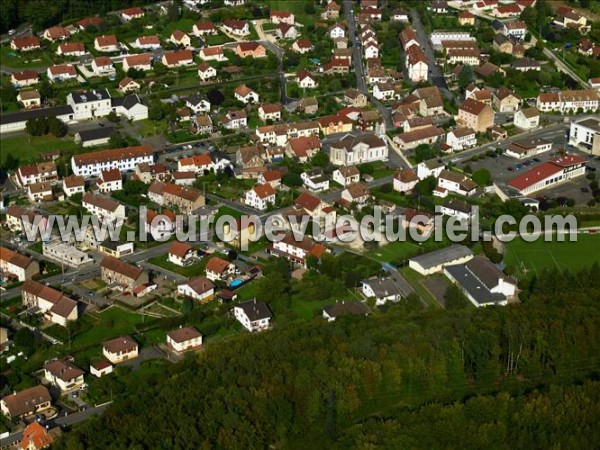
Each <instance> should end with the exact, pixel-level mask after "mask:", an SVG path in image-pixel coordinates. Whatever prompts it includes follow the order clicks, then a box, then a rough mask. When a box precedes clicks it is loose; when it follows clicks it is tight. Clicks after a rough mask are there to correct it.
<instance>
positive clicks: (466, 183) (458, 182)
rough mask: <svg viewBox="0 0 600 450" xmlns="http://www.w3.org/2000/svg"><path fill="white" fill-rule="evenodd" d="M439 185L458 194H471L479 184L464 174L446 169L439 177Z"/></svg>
mask: <svg viewBox="0 0 600 450" xmlns="http://www.w3.org/2000/svg"><path fill="white" fill-rule="evenodd" d="M438 187H439V188H440V189H443V190H446V191H448V192H453V193H455V194H458V195H464V196H471V195H473V194H475V190H476V189H477V184H476V183H475V182H474V181H473V180H471V178H469V177H468V176H466V175H464V174H460V173H458V172H450V171H449V170H445V169H444V170H442V172H441V173H440V176H439V177H438Z"/></svg>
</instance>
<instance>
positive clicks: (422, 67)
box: [406, 45, 429, 83]
mask: <svg viewBox="0 0 600 450" xmlns="http://www.w3.org/2000/svg"><path fill="white" fill-rule="evenodd" d="M406 66H407V68H408V77H409V78H410V80H411V81H414V82H416V83H419V82H421V81H427V76H428V71H429V66H428V65H427V56H425V53H424V52H423V50H421V47H419V46H418V45H412V46H410V47H409V48H408V50H406Z"/></svg>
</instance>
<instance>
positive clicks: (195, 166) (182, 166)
mask: <svg viewBox="0 0 600 450" xmlns="http://www.w3.org/2000/svg"><path fill="white" fill-rule="evenodd" d="M213 169H214V164H213V162H212V159H210V155H209V154H207V153H202V154H199V155H192V156H190V157H187V158H181V159H180V160H179V161H177V170H178V171H179V172H194V173H195V174H197V173H200V174H204V172H205V171H209V172H210V171H211V170H213Z"/></svg>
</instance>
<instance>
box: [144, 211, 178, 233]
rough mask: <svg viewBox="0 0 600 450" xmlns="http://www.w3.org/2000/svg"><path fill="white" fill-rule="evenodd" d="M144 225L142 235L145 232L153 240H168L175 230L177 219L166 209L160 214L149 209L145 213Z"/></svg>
mask: <svg viewBox="0 0 600 450" xmlns="http://www.w3.org/2000/svg"><path fill="white" fill-rule="evenodd" d="M145 225H146V228H145V229H144V230H142V233H143V232H146V233H148V234H150V235H151V236H152V237H154V238H155V239H168V238H169V237H171V236H172V235H173V233H174V232H175V230H176V228H177V217H176V216H175V214H174V213H172V212H171V211H169V210H167V209H162V213H161V214H159V213H157V212H156V211H153V210H151V209H149V210H148V211H147V212H146V223H145Z"/></svg>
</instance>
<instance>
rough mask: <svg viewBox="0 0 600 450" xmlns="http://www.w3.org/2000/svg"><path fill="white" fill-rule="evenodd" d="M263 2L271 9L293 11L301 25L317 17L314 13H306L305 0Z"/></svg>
mask: <svg viewBox="0 0 600 450" xmlns="http://www.w3.org/2000/svg"><path fill="white" fill-rule="evenodd" d="M265 3H266V4H267V5H269V6H270V8H271V9H279V10H283V11H289V12H291V13H294V16H295V19H296V22H300V23H301V24H303V25H308V24H310V23H312V22H314V21H315V19H316V18H317V16H316V15H315V14H307V13H306V11H305V10H304V8H305V7H306V3H307V2H301V1H290V0H266V1H265Z"/></svg>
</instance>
